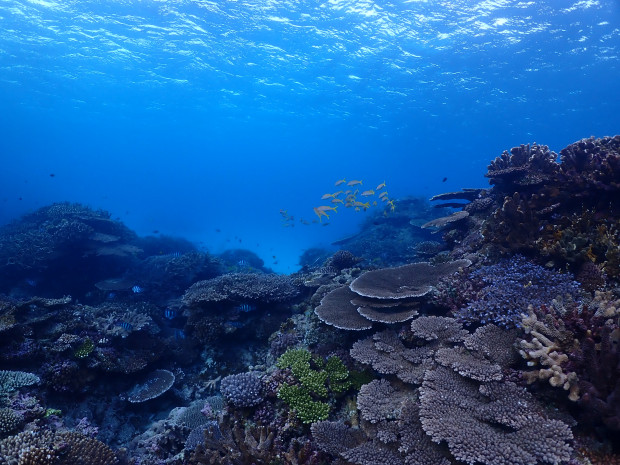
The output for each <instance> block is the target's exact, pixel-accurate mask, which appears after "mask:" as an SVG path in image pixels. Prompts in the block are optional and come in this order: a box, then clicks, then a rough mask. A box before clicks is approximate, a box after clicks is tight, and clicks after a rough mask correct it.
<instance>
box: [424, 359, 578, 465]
mask: <svg viewBox="0 0 620 465" xmlns="http://www.w3.org/2000/svg"><path fill="white" fill-rule="evenodd" d="M420 401H421V407H420V417H421V420H422V427H423V428H424V431H426V433H427V434H429V435H430V436H431V438H432V439H433V441H434V442H437V443H439V442H442V441H445V442H447V444H448V448H449V449H450V452H452V454H453V455H454V457H455V458H456V459H457V460H460V461H463V462H466V463H470V464H473V463H483V464H487V465H531V464H537V463H551V464H557V463H560V462H565V461H568V459H569V458H570V454H571V447H570V445H569V441H570V440H571V439H572V437H573V436H572V433H571V431H570V428H569V427H568V426H567V425H566V424H565V423H563V422H561V421H558V420H552V419H549V418H547V417H546V416H545V415H544V412H543V410H542V408H540V407H539V406H538V404H537V402H536V401H535V399H534V398H533V397H532V396H531V395H530V394H529V393H527V391H525V390H523V389H521V388H519V387H517V386H516V385H515V384H513V383H509V382H505V383H490V384H488V385H482V386H479V384H478V383H476V382H474V381H472V380H468V379H466V378H463V377H462V376H460V375H458V374H457V373H455V372H453V371H451V370H449V369H447V368H442V367H439V368H436V369H435V370H429V371H428V372H427V373H426V376H425V378H424V383H423V385H422V387H421V388H420Z"/></svg>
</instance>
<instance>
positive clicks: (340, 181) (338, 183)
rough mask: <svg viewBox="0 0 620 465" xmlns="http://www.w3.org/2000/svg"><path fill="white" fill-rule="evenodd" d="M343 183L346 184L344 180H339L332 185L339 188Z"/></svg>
mask: <svg viewBox="0 0 620 465" xmlns="http://www.w3.org/2000/svg"><path fill="white" fill-rule="evenodd" d="M345 182H347V180H346V179H339V180H338V181H336V182H335V183H334V186H339V185H340V184H344V183H345Z"/></svg>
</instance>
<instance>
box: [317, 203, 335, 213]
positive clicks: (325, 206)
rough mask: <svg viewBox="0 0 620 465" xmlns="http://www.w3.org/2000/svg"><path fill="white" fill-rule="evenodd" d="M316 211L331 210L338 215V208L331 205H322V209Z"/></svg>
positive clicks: (318, 208)
mask: <svg viewBox="0 0 620 465" xmlns="http://www.w3.org/2000/svg"><path fill="white" fill-rule="evenodd" d="M316 210H318V211H320V212H324V211H327V210H331V211H333V212H334V213H338V207H330V206H329V205H321V206H320V207H316Z"/></svg>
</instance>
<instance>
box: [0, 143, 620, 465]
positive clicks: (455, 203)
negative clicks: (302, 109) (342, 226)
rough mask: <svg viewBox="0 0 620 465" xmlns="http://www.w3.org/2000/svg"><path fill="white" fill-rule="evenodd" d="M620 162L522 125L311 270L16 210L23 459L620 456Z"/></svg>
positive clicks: (7, 387) (3, 277) (6, 324)
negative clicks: (462, 184)
mask: <svg viewBox="0 0 620 465" xmlns="http://www.w3.org/2000/svg"><path fill="white" fill-rule="evenodd" d="M619 176H620V137H619V136H616V137H613V138H603V139H593V138H591V139H584V140H583V141H579V142H577V143H575V144H571V145H570V146H568V147H567V148H566V149H564V150H562V151H561V152H560V159H559V161H558V159H557V155H556V154H554V153H553V152H551V151H550V150H549V149H548V148H547V147H545V146H542V145H536V144H533V145H523V146H520V147H516V148H514V149H512V150H511V151H509V152H505V153H504V154H502V155H501V156H500V157H498V158H497V159H496V160H494V161H493V162H491V164H490V165H489V168H488V173H487V177H488V178H489V179H490V182H491V187H490V188H488V189H463V190H462V191H460V192H449V193H446V194H440V195H438V196H435V197H434V198H433V199H432V200H433V201H436V202H439V203H441V204H440V205H438V208H436V209H431V208H430V206H429V204H428V203H426V201H422V200H420V199H403V200H398V201H395V204H396V209H395V211H394V212H393V213H392V214H390V215H388V216H386V217H383V216H371V217H370V218H369V221H368V222H366V224H364V225H363V226H362V229H361V231H360V232H359V234H356V235H355V236H352V237H350V238H347V239H344V240H342V241H339V244H337V245H341V246H343V247H344V249H343V250H339V251H337V252H335V253H333V252H327V251H325V250H322V249H314V250H310V249H309V250H308V251H307V252H306V253H305V254H304V256H303V257H302V258H301V259H300V263H301V264H302V265H303V269H302V271H300V272H298V273H295V274H293V275H290V276H281V275H276V274H274V273H271V272H270V270H268V269H266V268H265V267H264V263H263V262H262V260H261V259H260V258H259V257H258V256H257V255H256V254H255V253H254V252H252V251H250V250H244V249H233V250H229V251H226V252H224V253H223V254H221V255H219V256H217V257H216V256H213V255H210V254H209V253H207V252H205V251H201V250H199V249H198V248H197V247H196V246H194V245H193V244H191V243H189V242H188V241H184V240H182V239H176V238H170V237H165V236H160V237H154V236H149V237H146V238H140V237H138V236H137V235H136V234H134V233H133V232H132V231H130V230H129V229H127V228H126V227H125V226H124V225H123V224H121V223H119V222H117V221H114V220H111V219H110V216H109V214H107V213H105V212H101V211H95V210H92V209H89V208H87V207H84V206H81V205H78V204H57V205H52V206H49V207H45V208H43V209H40V210H38V211H36V212H34V213H32V214H30V215H27V216H25V217H24V218H22V219H20V220H18V221H16V222H15V223H13V224H11V225H8V226H5V227H3V228H0V259H2V262H1V263H2V265H1V266H0V281H2V284H1V285H0V292H4V293H7V294H8V295H4V294H0V463H3V464H4V463H6V464H7V465H25V464H30V463H32V464H54V465H65V464H67V465H68V464H77V463H88V464H89V465H99V464H102V465H114V464H117V463H123V464H126V465H141V464H146V463H148V464H155V465H205V464H224V465H247V464H255V465H322V464H325V463H333V464H340V465H344V464H359V465H378V464H381V465H383V464H394V465H401V464H411V465H413V464H420V465H456V464H458V463H469V464H474V463H475V464H480V465H506V464H517V465H521V464H527V465H545V464H554V465H559V464H563V465H564V464H566V465H587V464H589V463H592V464H596V463H610V464H611V463H616V462H617V461H618V452H619V450H618V446H617V444H618V443H619V442H618V438H619V434H620V382H619V381H620V350H619V349H618V344H619V343H620V326H619V324H620V321H619V319H618V318H619V317H620V295H619V293H618V292H619V291H618V284H619V278H620V272H619V271H618V270H619V269H620V268H619V265H620V252H618V250H620V247H618V244H619V237H620V236H619V233H618V231H620V229H618V227H617V223H618V220H619V219H620V217H619V213H618V212H619V210H620V204H619V203H618V198H620V197H619V196H618V189H619V187H620V179H619ZM427 228H428V229H427ZM431 228H432V229H434V230H435V231H434V233H433V232H431V231H430V229H431ZM433 239H435V240H433ZM441 239H443V242H441ZM417 260H424V261H423V262H418V263H416V262H415V261H417ZM76 270H78V271H76ZM356 330H357V331H356ZM231 373H233V374H231ZM235 373H236V374H235ZM151 399H152V401H151ZM106 444H107V445H106ZM114 450H118V452H117V453H115V452H114Z"/></svg>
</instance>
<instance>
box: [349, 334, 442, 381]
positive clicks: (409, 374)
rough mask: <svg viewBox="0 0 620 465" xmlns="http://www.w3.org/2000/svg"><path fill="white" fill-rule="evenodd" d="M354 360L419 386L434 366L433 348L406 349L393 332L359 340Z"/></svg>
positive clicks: (352, 351) (353, 353)
mask: <svg viewBox="0 0 620 465" xmlns="http://www.w3.org/2000/svg"><path fill="white" fill-rule="evenodd" d="M350 353H351V357H353V358H354V359H355V360H357V361H358V362H360V363H364V364H367V365H371V366H372V367H373V368H374V369H375V370H376V371H377V372H379V373H381V374H384V375H387V374H393V375H396V376H397V377H398V378H399V379H401V380H402V381H404V382H406V383H419V382H421V380H422V377H423V376H424V372H425V371H426V369H428V368H429V367H430V366H432V363H433V362H432V356H433V354H434V347H431V346H423V347H414V348H407V347H405V345H404V344H403V342H402V341H401V340H400V339H399V338H398V335H397V334H396V333H395V332H394V331H390V330H385V331H382V332H379V333H376V334H374V335H373V336H371V337H369V338H366V339H362V340H359V341H357V342H356V343H354V344H353V347H352V348H351V351H350Z"/></svg>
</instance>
